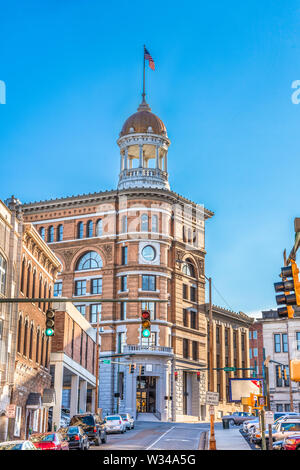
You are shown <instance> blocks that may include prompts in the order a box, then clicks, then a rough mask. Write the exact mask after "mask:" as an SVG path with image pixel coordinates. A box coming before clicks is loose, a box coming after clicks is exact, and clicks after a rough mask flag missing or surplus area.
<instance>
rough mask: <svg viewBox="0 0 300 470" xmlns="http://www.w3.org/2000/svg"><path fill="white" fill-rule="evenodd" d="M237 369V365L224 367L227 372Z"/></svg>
mask: <svg viewBox="0 0 300 470" xmlns="http://www.w3.org/2000/svg"><path fill="white" fill-rule="evenodd" d="M235 369H236V368H235V367H224V369H223V370H224V371H225V372H234V371H235Z"/></svg>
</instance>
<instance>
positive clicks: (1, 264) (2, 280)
mask: <svg viewBox="0 0 300 470" xmlns="http://www.w3.org/2000/svg"><path fill="white" fill-rule="evenodd" d="M6 269H7V262H6V260H5V259H4V258H3V256H1V255H0V294H5V285H6Z"/></svg>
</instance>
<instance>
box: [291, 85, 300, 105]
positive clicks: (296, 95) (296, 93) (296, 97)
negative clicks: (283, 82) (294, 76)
mask: <svg viewBox="0 0 300 470" xmlns="http://www.w3.org/2000/svg"><path fill="white" fill-rule="evenodd" d="M292 88H294V89H296V91H294V93H293V94H292V103H293V104H299V103H300V97H299V95H300V80H295V81H293V83H292Z"/></svg>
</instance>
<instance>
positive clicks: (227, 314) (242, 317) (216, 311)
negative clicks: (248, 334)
mask: <svg viewBox="0 0 300 470" xmlns="http://www.w3.org/2000/svg"><path fill="white" fill-rule="evenodd" d="M204 308H205V313H206V315H207V316H208V315H209V304H205V305H204ZM212 309H213V315H218V316H220V317H224V318H225V319H228V320H229V321H230V320H231V321H232V320H235V321H238V322H241V323H243V324H246V325H247V326H248V327H249V326H251V325H252V324H253V323H254V318H251V317H248V315H246V314H245V313H243V312H233V311H232V310H227V309H226V308H223V307H218V306H217V305H213V306H212Z"/></svg>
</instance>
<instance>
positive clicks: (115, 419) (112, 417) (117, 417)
mask: <svg viewBox="0 0 300 470" xmlns="http://www.w3.org/2000/svg"><path fill="white" fill-rule="evenodd" d="M105 419H106V420H107V421H120V419H121V417H120V416H106V418H105Z"/></svg>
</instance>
